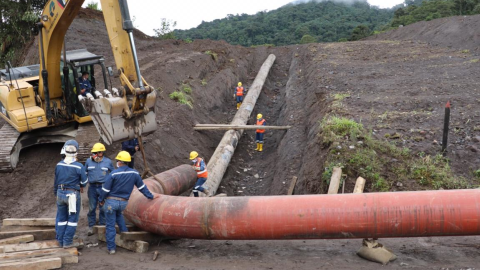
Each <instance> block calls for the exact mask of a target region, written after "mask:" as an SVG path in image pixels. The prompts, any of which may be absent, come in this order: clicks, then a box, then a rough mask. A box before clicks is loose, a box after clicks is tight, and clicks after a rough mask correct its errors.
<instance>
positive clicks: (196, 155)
mask: <svg viewBox="0 0 480 270" xmlns="http://www.w3.org/2000/svg"><path fill="white" fill-rule="evenodd" d="M196 157H198V153H197V151H192V152H190V159H192V160H193V159H195V158H196Z"/></svg>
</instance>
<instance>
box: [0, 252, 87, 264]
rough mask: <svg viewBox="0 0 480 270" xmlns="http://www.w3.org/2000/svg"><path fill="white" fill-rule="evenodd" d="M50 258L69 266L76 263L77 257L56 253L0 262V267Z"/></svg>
mask: <svg viewBox="0 0 480 270" xmlns="http://www.w3.org/2000/svg"><path fill="white" fill-rule="evenodd" d="M50 258H60V259H61V260H62V264H70V263H78V256H76V255H72V254H70V253H68V252H63V253H62V252H58V253H54V254H50V255H48V254H47V255H45V256H37V257H32V258H23V259H9V260H0V265H2V264H6V263H13V262H29V261H34V260H38V259H50Z"/></svg>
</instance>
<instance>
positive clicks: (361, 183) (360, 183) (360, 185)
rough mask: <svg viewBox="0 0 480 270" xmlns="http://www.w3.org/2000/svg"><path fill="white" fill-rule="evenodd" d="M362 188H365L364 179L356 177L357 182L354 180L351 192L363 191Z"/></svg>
mask: <svg viewBox="0 0 480 270" xmlns="http://www.w3.org/2000/svg"><path fill="white" fill-rule="evenodd" d="M364 188H365V179H364V178H362V177H358V178H357V182H355V188H354V189H353V193H363V189H364Z"/></svg>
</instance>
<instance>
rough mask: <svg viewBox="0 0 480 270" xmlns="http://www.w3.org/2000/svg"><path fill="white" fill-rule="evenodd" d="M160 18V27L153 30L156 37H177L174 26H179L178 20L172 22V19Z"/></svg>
mask: <svg viewBox="0 0 480 270" xmlns="http://www.w3.org/2000/svg"><path fill="white" fill-rule="evenodd" d="M160 20H161V23H160V28H158V29H153V31H154V32H155V37H157V38H159V39H176V37H175V32H174V31H173V29H172V28H175V26H177V22H176V21H173V22H172V21H170V20H167V19H166V18H161V19H160Z"/></svg>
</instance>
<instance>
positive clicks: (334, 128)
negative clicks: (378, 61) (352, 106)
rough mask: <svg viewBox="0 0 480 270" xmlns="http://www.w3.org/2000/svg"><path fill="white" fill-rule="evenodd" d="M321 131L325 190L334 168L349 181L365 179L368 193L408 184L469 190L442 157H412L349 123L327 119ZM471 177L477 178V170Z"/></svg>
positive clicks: (343, 120)
mask: <svg viewBox="0 0 480 270" xmlns="http://www.w3.org/2000/svg"><path fill="white" fill-rule="evenodd" d="M320 128H321V131H320V134H319V136H320V137H321V140H322V146H323V147H324V148H327V149H328V152H329V155H328V156H327V159H326V161H325V163H324V164H325V165H324V166H325V171H324V172H323V174H322V180H323V181H322V188H324V189H326V188H328V182H329V181H330V177H331V174H332V170H333V167H343V174H346V175H347V178H349V179H352V180H351V181H355V179H356V178H357V177H359V176H361V177H363V178H365V179H366V180H367V185H366V187H365V188H366V190H368V191H389V190H391V189H392V187H394V185H397V184H399V183H400V184H399V186H403V184H401V183H407V182H408V183H409V184H410V186H409V188H414V189H419V190H421V189H440V188H442V189H458V188H469V187H472V185H471V184H469V183H468V181H467V180H466V179H464V178H461V177H455V176H454V175H453V173H452V171H451V169H450V165H449V161H448V159H445V158H443V157H442V156H441V155H438V156H434V157H431V156H426V155H417V156H412V155H411V153H410V150H409V149H408V148H405V147H398V146H397V145H396V144H395V143H393V142H390V141H388V140H379V139H376V138H374V137H373V136H372V135H371V134H372V132H371V131H370V130H367V129H365V128H364V127H363V125H362V124H361V123H357V122H356V121H354V120H352V119H347V118H344V117H337V116H327V117H325V118H324V119H323V120H322V121H321V122H320ZM474 174H475V175H476V176H477V178H480V170H478V171H477V172H475V173H474ZM325 183H326V184H327V185H326V186H325V185H324V184H325Z"/></svg>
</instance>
